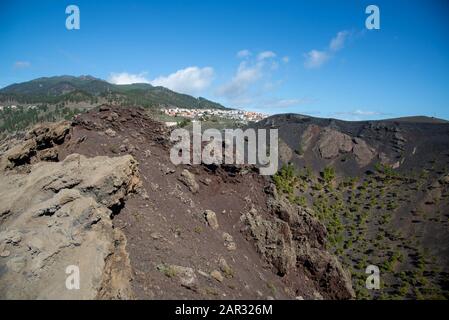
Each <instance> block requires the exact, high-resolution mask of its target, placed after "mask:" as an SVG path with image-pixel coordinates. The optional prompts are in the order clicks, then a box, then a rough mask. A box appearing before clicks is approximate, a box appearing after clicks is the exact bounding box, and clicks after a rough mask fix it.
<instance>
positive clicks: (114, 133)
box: [104, 128, 117, 138]
mask: <svg viewBox="0 0 449 320" xmlns="http://www.w3.org/2000/svg"><path fill="white" fill-rule="evenodd" d="M104 133H105V134H106V135H107V136H109V137H111V138H114V137H116V136H117V132H115V131H114V130H112V129H111V128H109V129H107V130H106V131H105V132H104Z"/></svg>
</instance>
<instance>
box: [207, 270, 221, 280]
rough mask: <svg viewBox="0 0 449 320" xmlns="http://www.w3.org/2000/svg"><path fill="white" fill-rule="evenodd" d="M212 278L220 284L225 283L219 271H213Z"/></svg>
mask: <svg viewBox="0 0 449 320" xmlns="http://www.w3.org/2000/svg"><path fill="white" fill-rule="evenodd" d="M210 276H211V277H212V278H214V279H215V280H217V281H218V282H223V280H224V277H223V275H222V274H221V272H220V271H218V270H214V271H212V272H211V273H210Z"/></svg>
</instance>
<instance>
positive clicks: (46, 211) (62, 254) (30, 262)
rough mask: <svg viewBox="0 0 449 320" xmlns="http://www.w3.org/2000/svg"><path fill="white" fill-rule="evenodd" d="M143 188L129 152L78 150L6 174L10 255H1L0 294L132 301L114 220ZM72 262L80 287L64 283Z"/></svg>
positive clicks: (1, 192) (3, 238)
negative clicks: (118, 154) (128, 198)
mask: <svg viewBox="0 0 449 320" xmlns="http://www.w3.org/2000/svg"><path fill="white" fill-rule="evenodd" d="M138 186H139V177H138V172H137V162H136V161H135V160H134V159H133V158H132V157H131V156H124V157H117V158H108V157H96V158H90V159H88V158H86V157H84V156H80V155H77V154H72V155H70V156H69V157H67V158H66V159H65V160H64V161H62V162H56V163H55V162H40V163H37V164H33V165H31V167H30V172H29V173H28V174H23V173H15V172H13V171H8V172H7V174H2V175H1V177H0V212H9V213H10V214H8V215H7V216H6V217H5V218H4V219H3V220H2V221H1V224H0V245H4V246H5V249H4V250H8V251H10V255H9V256H8V257H4V258H2V259H0V269H1V270H2V272H1V273H0V297H1V298H7V299H13V298H17V299H51V298H53V299H93V298H96V297H97V298H101V297H105V298H106V297H109V298H130V294H131V293H130V292H131V291H130V289H129V280H130V267H129V261H127V258H126V256H124V254H123V250H124V249H123V246H124V243H125V240H124V236H123V234H122V232H121V231H119V230H118V229H113V228H112V222H111V218H110V217H111V215H112V214H114V210H116V208H117V207H118V206H120V205H121V203H122V202H123V201H124V199H125V198H126V196H127V194H128V193H130V192H132V191H134V190H135V189H136V188H137V187H138ZM115 213H116V212H115ZM119 256H120V258H118V257H119ZM118 261H120V264H121V267H117V266H116V264H117V263H118ZM71 265H74V266H78V267H79V270H80V277H81V287H80V289H79V290H67V288H66V287H65V281H66V277H67V275H66V273H65V272H66V268H67V267H68V266H71ZM105 288H108V289H107V290H106V289H105ZM105 292H107V294H106V293H105Z"/></svg>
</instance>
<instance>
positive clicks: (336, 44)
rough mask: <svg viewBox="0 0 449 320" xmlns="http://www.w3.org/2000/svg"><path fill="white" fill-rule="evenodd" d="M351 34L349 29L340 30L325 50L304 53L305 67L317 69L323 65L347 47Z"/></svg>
mask: <svg viewBox="0 0 449 320" xmlns="http://www.w3.org/2000/svg"><path fill="white" fill-rule="evenodd" d="M350 36H351V33H350V32H349V31H346V30H344V31H340V32H338V33H337V35H336V36H335V37H334V38H332V39H331V41H330V42H329V45H328V47H327V48H326V49H324V50H316V49H313V50H310V51H309V52H307V53H305V54H304V57H305V61H304V67H306V68H308V69H315V68H319V67H321V66H322V65H323V64H325V63H326V62H327V61H329V60H330V59H331V58H332V57H333V56H334V55H335V54H336V53H337V52H338V51H340V50H341V49H343V48H344V47H345V44H346V42H347V40H348V38H349V37H350Z"/></svg>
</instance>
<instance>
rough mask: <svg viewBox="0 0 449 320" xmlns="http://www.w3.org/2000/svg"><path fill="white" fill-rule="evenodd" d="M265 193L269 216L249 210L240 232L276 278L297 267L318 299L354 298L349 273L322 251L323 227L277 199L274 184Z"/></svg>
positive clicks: (304, 212)
mask: <svg viewBox="0 0 449 320" xmlns="http://www.w3.org/2000/svg"><path fill="white" fill-rule="evenodd" d="M268 192H270V193H271V197H270V198H269V200H268V206H269V207H270V208H271V213H272V216H270V217H263V216H262V215H261V214H259V213H258V212H257V211H256V210H254V209H251V210H250V211H249V212H247V213H245V214H243V215H242V217H241V220H242V222H243V223H244V225H245V227H244V232H246V234H247V235H248V236H249V237H250V238H252V239H253V240H254V241H255V245H256V249H257V251H258V252H259V253H260V254H261V255H262V256H263V257H264V259H265V260H266V261H267V262H268V263H269V264H270V265H271V266H273V267H274V268H275V270H276V271H277V273H278V274H280V275H288V274H289V273H294V272H295V271H296V269H297V268H301V269H302V270H305V271H306V272H308V273H309V275H310V277H311V278H312V279H314V280H315V283H317V284H318V285H319V286H318V288H317V290H318V291H319V293H320V295H321V296H324V297H326V298H328V299H352V298H355V293H354V290H353V289H352V284H351V278H350V276H349V274H348V273H347V272H346V271H345V270H344V269H343V267H342V266H341V264H340V263H339V262H338V260H337V259H336V258H335V256H333V255H331V254H330V253H329V252H327V251H326V250H325V247H324V244H325V239H326V229H325V227H324V226H323V225H322V224H321V223H320V222H319V221H318V220H317V219H315V218H314V217H313V216H312V215H311V213H310V212H309V211H307V210H305V209H303V208H301V207H299V206H293V205H291V204H290V203H289V202H288V201H287V200H286V199H284V198H283V197H280V196H278V195H277V192H276V189H275V187H274V185H271V187H270V190H268Z"/></svg>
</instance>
